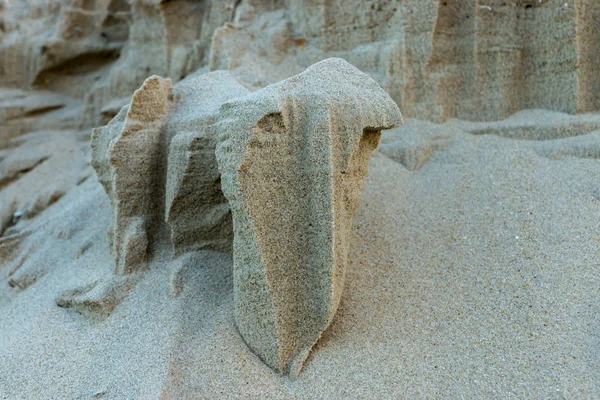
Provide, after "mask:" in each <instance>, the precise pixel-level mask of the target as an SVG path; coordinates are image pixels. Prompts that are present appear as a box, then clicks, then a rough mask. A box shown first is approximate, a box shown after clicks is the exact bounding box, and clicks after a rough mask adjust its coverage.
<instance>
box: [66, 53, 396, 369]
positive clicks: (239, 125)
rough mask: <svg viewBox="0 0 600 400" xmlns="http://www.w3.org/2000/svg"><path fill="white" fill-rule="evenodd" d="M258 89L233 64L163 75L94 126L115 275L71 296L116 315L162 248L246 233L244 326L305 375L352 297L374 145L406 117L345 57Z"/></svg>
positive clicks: (237, 288) (222, 243) (256, 345)
mask: <svg viewBox="0 0 600 400" xmlns="http://www.w3.org/2000/svg"><path fill="white" fill-rule="evenodd" d="M247 93H248V91H247V90H246V89H244V88H243V87H242V86H241V85H239V84H238V83H237V82H236V81H235V80H234V79H233V78H232V77H231V75H230V74H229V73H228V72H225V71H223V72H213V73H208V74H205V75H200V76H197V77H191V78H188V79H186V80H184V81H182V82H180V83H179V84H177V85H176V86H175V87H172V85H171V81H170V80H169V79H163V78H160V77H158V76H152V77H150V78H148V79H146V81H145V82H144V84H143V85H142V87H141V88H140V89H138V90H137V91H136V92H135V93H134V95H133V98H132V101H131V104H129V105H127V106H125V107H123V109H122V110H121V111H120V112H119V114H117V116H116V117H115V118H114V119H113V120H112V121H111V122H110V123H109V124H108V125H107V126H106V127H103V128H99V129H96V130H94V132H93V134H92V149H93V151H92V166H93V167H94V168H95V170H96V173H97V175H98V180H99V182H100V183H101V184H102V185H103V186H104V189H105V191H106V193H107V194H108V196H109V198H110V202H111V207H112V221H111V226H110V227H109V232H108V242H109V247H110V249H111V253H112V255H113V259H114V274H113V275H112V276H110V277H109V279H107V280H104V281H101V282H99V283H98V284H97V285H95V286H92V287H86V288H84V289H81V290H75V291H69V292H67V293H64V294H63V295H62V296H61V297H60V298H59V299H58V304H59V305H61V306H63V307H74V308H75V309H77V310H79V311H81V312H83V313H86V314H92V315H93V314H100V315H105V316H106V315H108V314H110V313H111V312H112V311H113V309H114V307H116V305H117V304H118V303H119V302H120V301H121V300H122V298H123V297H124V296H125V295H126V294H127V292H128V291H129V290H130V289H131V286H132V285H133V284H135V281H136V280H137V279H138V278H139V273H140V271H143V270H145V269H146V268H147V267H148V264H149V262H148V257H152V255H153V254H155V253H160V252H167V253H168V252H173V255H174V257H180V256H182V257H186V256H185V253H187V252H190V251H201V250H216V251H225V252H227V251H231V246H232V242H233V259H234V275H233V276H234V295H235V316H236V322H237V325H238V329H239V330H240V333H241V334H242V336H243V338H244V340H245V341H246V343H248V345H249V346H250V347H251V348H252V349H253V350H254V351H255V352H256V353H257V354H258V355H259V356H260V357H261V358H262V359H263V360H264V361H265V362H266V363H267V364H268V365H269V366H271V367H273V368H274V369H275V370H277V371H280V372H284V373H291V374H292V375H297V374H298V373H299V371H300V369H301V367H302V364H303V363H304V361H305V360H306V358H307V357H308V354H309V351H310V349H311V348H312V347H313V346H314V344H315V343H316V342H317V340H318V339H319V338H320V337H321V335H322V333H323V332H324V330H325V329H326V328H327V327H328V326H329V325H330V324H331V321H332V320H333V316H334V315H335V312H336V310H337V307H338V305H339V301H340V297H341V294H342V291H343V286H344V277H345V269H346V265H347V263H348V245H349V244H348V240H349V234H350V227H351V225H352V217H353V215H354V211H355V209H356V207H357V206H358V204H359V200H360V195H361V192H362V182H363V178H364V177H365V175H366V173H367V167H368V163H369V159H370V156H371V153H372V151H373V150H374V149H375V148H376V147H377V145H378V143H379V138H380V136H381V130H382V129H390V128H393V127H394V126H396V125H399V124H401V122H402V116H401V114H400V111H399V110H398V106H397V105H396V104H395V103H394V101H393V100H392V99H391V98H390V97H389V96H388V95H387V93H385V91H384V90H383V89H381V88H380V87H379V85H378V84H377V83H376V82H375V81H373V80H372V79H371V78H369V77H368V76H367V75H365V74H364V73H362V72H360V71H359V70H357V69H356V68H355V67H353V66H351V65H350V64H348V63H347V62H346V61H344V60H341V59H328V60H325V61H322V62H320V63H317V64H315V65H314V66H312V67H310V68H308V69H307V70H306V71H305V72H303V73H301V74H299V75H298V76H295V77H292V78H289V79H287V80H285V81H283V82H280V83H278V84H274V85H271V86H268V87H266V88H264V89H262V90H259V91H257V92H254V93H252V94H247ZM231 99H233V100H231ZM215 150H216V156H217V158H215ZM217 160H218V162H219V167H220V168H217ZM219 169H220V171H221V172H219ZM221 173H222V174H223V175H221ZM221 190H223V192H221ZM223 193H224V195H225V197H227V199H228V200H229V203H228V202H227V200H225V197H224V196H223ZM230 207H231V210H232V211H233V228H232V220H231V211H230ZM232 232H233V237H232Z"/></svg>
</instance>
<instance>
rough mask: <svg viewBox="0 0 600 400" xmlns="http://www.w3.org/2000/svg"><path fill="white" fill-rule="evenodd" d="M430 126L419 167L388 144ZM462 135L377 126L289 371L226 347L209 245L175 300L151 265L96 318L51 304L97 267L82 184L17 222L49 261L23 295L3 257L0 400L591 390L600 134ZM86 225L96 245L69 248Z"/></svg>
mask: <svg viewBox="0 0 600 400" xmlns="http://www.w3.org/2000/svg"><path fill="white" fill-rule="evenodd" d="M529 115H530V116H531V117H532V118H533V117H534V116H537V118H539V115H540V114H539V112H530V113H529ZM542 115H543V113H542ZM554 116H555V117H560V114H554ZM563 116H564V115H563ZM543 117H544V118H543V119H549V118H550V117H549V116H548V115H543ZM592 117H593V116H586V117H582V118H592ZM564 118H572V117H568V116H564ZM538 121H539V123H540V124H542V122H543V121H542V120H538ZM498 124H500V123H498ZM503 124H506V122H504V123H503ZM425 126H428V127H429V128H430V129H433V130H437V132H438V133H439V132H441V133H444V132H445V134H446V136H448V137H449V139H446V140H447V143H446V145H445V146H443V147H442V148H437V149H434V150H432V151H431V152H430V154H429V156H428V157H427V159H426V160H425V161H423V162H422V165H420V167H419V168H416V169H413V170H412V171H411V170H409V169H407V168H406V167H405V166H404V165H403V164H402V163H400V162H396V161H394V160H392V159H391V158H388V157H386V156H384V154H383V153H384V152H388V150H389V148H390V146H392V147H393V146H396V147H398V148H403V149H409V150H410V149H411V148H413V147H414V146H416V145H415V144H414V143H417V142H418V143H423V142H428V141H429V140H430V137H436V135H433V136H431V135H430V136H428V133H427V132H428V131H427V129H426V128H425ZM470 129H471V123H464V122H460V121H451V122H449V123H446V124H444V125H434V124H431V123H424V122H421V121H416V120H409V121H407V125H406V126H405V127H402V128H398V129H397V130H395V131H392V132H391V133H389V134H388V136H387V139H386V140H384V144H383V146H382V148H381V151H380V152H379V153H376V154H375V156H374V157H373V159H372V161H371V165H370V170H369V174H368V176H367V179H366V183H365V188H364V193H363V198H362V202H361V205H360V207H359V209H358V211H357V214H356V216H355V220H354V228H353V229H354V233H353V238H352V244H351V249H352V250H351V255H350V258H351V265H350V266H349V270H348V276H347V282H346V289H345V292H344V294H343V297H342V302H341V306H340V309H339V311H338V314H337V315H336V317H335V320H334V323H333V325H332V326H331V327H330V329H329V330H328V331H327V332H326V333H325V336H324V338H323V339H322V340H321V341H320V342H319V344H318V345H317V347H316V348H315V350H314V352H313V353H312V355H311V357H310V358H309V360H308V361H307V363H306V366H305V368H304V371H303V373H302V375H301V376H300V378H299V379H297V380H295V381H292V380H290V379H289V378H283V377H280V376H278V375H276V374H275V373H273V372H272V371H271V370H270V369H269V368H268V367H266V366H265V365H264V364H263V363H262V362H261V361H260V360H259V359H258V358H257V357H256V356H255V355H254V354H253V353H252V352H250V351H249V350H248V348H247V347H246V345H245V344H244V342H243V341H242V340H241V338H240V336H239V334H238V333H237V331H236V328H235V326H234V324H233V305H232V301H233V299H232V282H231V260H230V259H229V258H228V256H223V255H219V253H209V252H207V253H198V254H196V255H195V256H194V257H192V258H191V261H189V264H190V266H188V267H187V268H183V269H182V271H183V272H182V273H181V276H180V277H179V278H180V280H181V282H182V284H183V289H182V293H181V295H180V296H179V297H172V296H171V295H170V292H171V285H172V283H171V281H170V270H169V269H170V268H172V265H173V264H174V262H170V263H168V262H166V261H165V260H160V259H157V260H154V261H153V263H152V267H151V270H150V271H149V272H148V273H147V274H146V275H145V276H144V278H143V279H142V280H141V281H140V282H139V283H138V284H137V286H136V287H135V289H133V291H132V292H131V293H130V295H129V296H128V297H127V298H126V299H125V300H124V301H123V302H122V303H121V304H120V305H119V306H118V307H117V308H116V309H115V311H114V312H113V314H111V315H110V316H109V317H108V318H106V319H104V320H91V319H89V318H87V317H84V316H82V315H80V314H77V313H75V312H73V311H72V310H67V309H63V308H60V307H58V306H57V305H56V298H57V297H58V296H59V295H60V294H61V293H62V292H64V291H65V290H68V289H72V288H75V287H79V286H81V285H85V284H86V283H91V282H94V281H95V280H97V279H99V278H100V277H101V276H102V275H103V274H106V273H108V272H109V271H110V268H111V266H112V264H111V261H110V258H109V253H108V246H107V242H106V235H105V232H106V227H107V224H108V210H109V208H108V198H107V197H106V195H105V194H104V192H103V191H102V189H101V187H100V185H99V183H98V182H97V180H96V179H95V178H94V177H92V178H89V179H87V180H86V181H85V182H83V183H82V184H80V185H78V186H76V187H75V188H74V189H73V190H70V191H69V192H68V194H67V195H65V196H64V197H62V198H61V199H60V200H58V201H57V202H56V203H55V204H53V205H51V206H50V208H49V209H48V210H47V211H45V212H43V213H41V214H40V215H39V216H38V217H37V218H36V219H34V220H33V221H34V222H28V221H21V222H20V224H22V225H19V224H17V225H15V227H14V229H16V230H18V229H20V228H21V226H22V227H23V229H25V228H26V227H27V229H29V230H32V231H34V232H37V233H38V236H29V237H28V238H27V239H24V241H22V242H21V244H20V246H25V245H27V244H28V243H29V241H37V242H42V241H43V242H44V243H48V244H47V245H45V246H37V247H32V248H30V250H29V252H28V253H27V259H28V260H29V261H26V265H25V266H24V267H23V268H25V267H27V265H40V263H42V261H44V262H45V263H46V264H47V265H46V273H45V274H43V275H41V276H40V277H39V279H38V280H37V281H36V282H35V283H33V284H32V285H31V286H29V287H27V288H26V289H25V290H20V289H19V288H18V287H15V288H9V287H8V285H7V278H6V272H7V271H6V268H8V267H7V265H6V263H4V265H3V266H2V267H0V268H1V270H0V271H1V272H2V277H3V278H2V282H0V283H1V284H2V285H3V286H2V287H3V291H6V290H10V291H11V293H12V294H11V295H9V296H6V294H4V295H3V296H2V297H0V299H1V300H0V301H1V303H0V360H2V363H0V398H7V399H13V398H82V399H85V398H93V397H92V396H94V395H96V397H97V398H98V397H100V396H102V395H103V396H104V397H103V398H110V399H120V398H164V399H172V398H374V397H376V398H414V397H418V398H425V397H427V398H449V397H450V398H474V397H479V398H515V399H517V398H571V399H576V398H595V397H599V396H600V378H599V377H598V375H597V371H598V370H599V369H600V354H599V353H598V348H600V317H599V315H598V312H597V310H598V307H599V306H600V304H599V303H600V293H599V291H600V268H599V266H600V264H599V261H598V259H599V257H598V256H599V252H598V248H599V244H600V225H599V224H598V220H599V218H600V162H599V160H598V146H599V143H600V139H599V137H600V132H598V131H592V132H589V133H585V132H584V133H583V134H581V135H576V136H572V137H570V138H566V139H551V138H548V137H544V139H546V140H521V139H511V138H506V137H502V136H500V135H496V134H493V133H491V134H490V133H488V134H476V135H475V134H471V133H469V131H470ZM415 135H420V137H421V139H420V141H417V140H416V139H415V138H414V136H415ZM505 136H506V135H505ZM411 138H412V139H411ZM436 140H437V139H436ZM386 143H387V146H388V149H387V150H386ZM411 146H412V147H411ZM569 149H575V150H576V151H569ZM51 210H52V211H51ZM50 211H51V212H50ZM32 224H35V225H32ZM83 237H86V238H92V241H93V245H91V246H90V247H89V248H88V249H87V250H86V251H84V252H83V253H82V254H81V247H82V246H83V247H85V246H84V245H81V242H82V240H83V239H82V238H83ZM88 240H89V239H88ZM6 243H7V238H2V242H1V244H0V245H2V244H6ZM19 248H20V247H19ZM51 255H52V257H53V258H51V260H50V262H48V261H47V260H48V258H49V257H50V256H51ZM27 263H29V264H27ZM0 265H2V264H0ZM30 268H31V267H30Z"/></svg>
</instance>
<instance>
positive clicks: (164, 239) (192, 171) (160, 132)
mask: <svg viewBox="0 0 600 400" xmlns="http://www.w3.org/2000/svg"><path fill="white" fill-rule="evenodd" d="M246 93H247V90H246V89H244V88H243V87H242V86H241V85H239V84H238V83H237V82H236V81H235V80H234V79H233V78H232V77H231V76H230V75H229V73H228V72H225V71H218V72H213V73H209V74H206V75H201V76H196V77H190V78H188V79H186V80H184V81H181V82H180V83H178V84H177V85H175V87H172V86H171V80H170V79H163V78H160V77H158V76H152V77H150V78H148V79H146V81H145V82H144V84H143V85H142V87H141V88H140V89H138V90H137V91H136V92H135V94H134V95H133V98H132V100H131V103H130V104H129V105H127V106H125V107H123V108H122V109H121V111H120V112H119V113H118V115H117V116H116V117H115V118H114V119H113V120H112V121H111V122H110V123H109V124H108V125H107V126H105V127H102V128H98V129H95V130H94V132H93V135H92V150H93V151H92V166H93V167H94V169H95V170H96V173H97V175H98V179H99V181H100V182H101V183H102V185H103V186H104V189H105V190H106V193H107V194H108V196H109V198H110V202H111V206H112V222H111V227H110V228H109V232H108V238H109V245H110V248H111V251H112V254H113V257H114V276H111V277H109V278H108V279H106V280H105V281H102V282H100V283H98V284H95V285H91V286H90V287H86V288H83V289H81V290H76V291H74V292H71V293H66V294H64V295H63V296H61V298H60V299H59V304H60V305H63V306H71V307H74V308H76V309H77V310H79V311H81V312H84V313H88V312H92V313H93V314H104V315H107V314H109V313H110V312H111V311H112V309H114V307H115V306H116V305H117V304H118V303H119V301H120V300H121V299H122V298H123V297H124V296H125V295H126V293H127V291H128V290H129V289H130V288H131V287H132V285H133V284H135V281H136V277H137V276H139V274H137V273H138V272H139V271H142V270H144V269H145V268H147V267H148V265H149V262H150V260H151V259H152V258H153V257H155V256H160V255H161V254H163V255H164V254H165V253H166V254H168V256H169V257H170V256H171V255H174V256H179V255H181V254H183V253H185V252H189V251H198V250H216V251H225V252H230V251H231V243H232V240H233V238H232V235H233V229H232V223H231V212H230V210H229V206H228V204H227V200H226V199H225V197H224V196H223V194H222V192H221V183H220V174H219V171H218V169H217V162H216V159H215V150H214V149H215V145H216V142H215V139H214V138H213V137H212V136H211V133H210V131H208V130H207V129H206V127H208V126H209V125H210V124H212V123H214V122H215V121H216V119H217V117H218V110H219V107H220V106H221V104H223V102H225V101H226V100H229V99H231V98H233V97H238V96H240V95H244V94H246ZM163 258H164V257H163Z"/></svg>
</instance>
